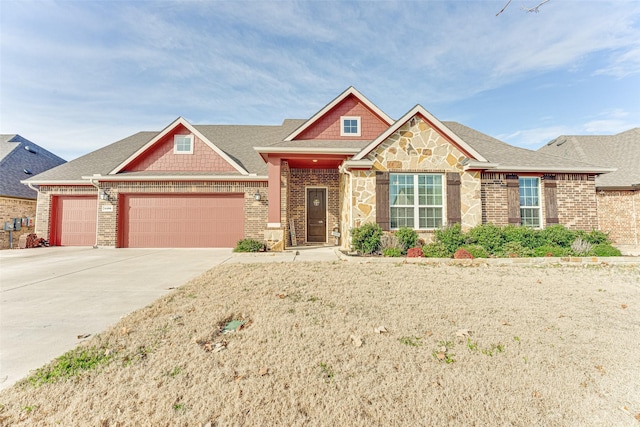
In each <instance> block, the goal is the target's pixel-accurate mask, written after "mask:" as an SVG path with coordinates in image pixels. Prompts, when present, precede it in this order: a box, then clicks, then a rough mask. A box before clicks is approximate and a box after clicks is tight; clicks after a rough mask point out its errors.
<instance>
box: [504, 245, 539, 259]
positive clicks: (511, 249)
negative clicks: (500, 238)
mask: <svg viewBox="0 0 640 427" xmlns="http://www.w3.org/2000/svg"><path fill="white" fill-rule="evenodd" d="M534 254H535V251H534V249H531V248H528V247H526V246H524V245H523V244H522V243H520V242H506V243H505V244H504V245H502V248H500V253H499V256H501V257H505V258H512V257H516V258H526V257H531V256H534Z"/></svg>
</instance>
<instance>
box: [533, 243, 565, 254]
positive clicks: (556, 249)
mask: <svg viewBox="0 0 640 427" xmlns="http://www.w3.org/2000/svg"><path fill="white" fill-rule="evenodd" d="M568 254H569V250H568V249H567V248H561V247H560V246H556V245H542V246H538V247H537V248H534V249H533V256H536V257H547V256H553V257H562V256H567V255H568Z"/></svg>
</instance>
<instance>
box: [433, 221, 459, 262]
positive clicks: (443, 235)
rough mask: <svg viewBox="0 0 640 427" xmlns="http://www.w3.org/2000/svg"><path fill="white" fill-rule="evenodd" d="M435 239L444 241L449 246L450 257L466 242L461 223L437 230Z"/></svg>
mask: <svg viewBox="0 0 640 427" xmlns="http://www.w3.org/2000/svg"><path fill="white" fill-rule="evenodd" d="M435 240H436V242H440V243H442V244H443V245H444V246H445V247H446V248H447V251H448V252H449V255H448V257H449V256H451V254H453V253H454V252H455V251H456V249H458V248H459V247H460V246H462V245H463V244H464V242H465V235H464V233H463V232H462V227H461V226H460V224H453V225H451V226H449V227H446V228H441V229H439V230H436V233H435ZM425 256H428V255H425Z"/></svg>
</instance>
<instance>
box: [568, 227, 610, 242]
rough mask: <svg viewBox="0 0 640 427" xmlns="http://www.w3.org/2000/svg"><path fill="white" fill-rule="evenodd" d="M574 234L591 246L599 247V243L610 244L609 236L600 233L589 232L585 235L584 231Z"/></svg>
mask: <svg viewBox="0 0 640 427" xmlns="http://www.w3.org/2000/svg"><path fill="white" fill-rule="evenodd" d="M576 234H577V236H578V237H580V238H581V239H582V240H584V241H586V242H589V243H591V244H592V245H599V244H601V243H611V240H609V234H608V233H604V232H602V231H598V230H591V231H590V232H588V233H587V232H586V231H582V230H580V231H578V232H577V233H576Z"/></svg>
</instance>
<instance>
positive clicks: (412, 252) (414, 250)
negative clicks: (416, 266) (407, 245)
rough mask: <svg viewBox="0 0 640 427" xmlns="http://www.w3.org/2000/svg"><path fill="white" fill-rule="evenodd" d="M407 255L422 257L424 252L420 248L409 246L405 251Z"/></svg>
mask: <svg viewBox="0 0 640 427" xmlns="http://www.w3.org/2000/svg"><path fill="white" fill-rule="evenodd" d="M407 256H408V257H409V258H422V257H423V256H424V253H423V252H422V248H411V249H409V250H408V251H407Z"/></svg>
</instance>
